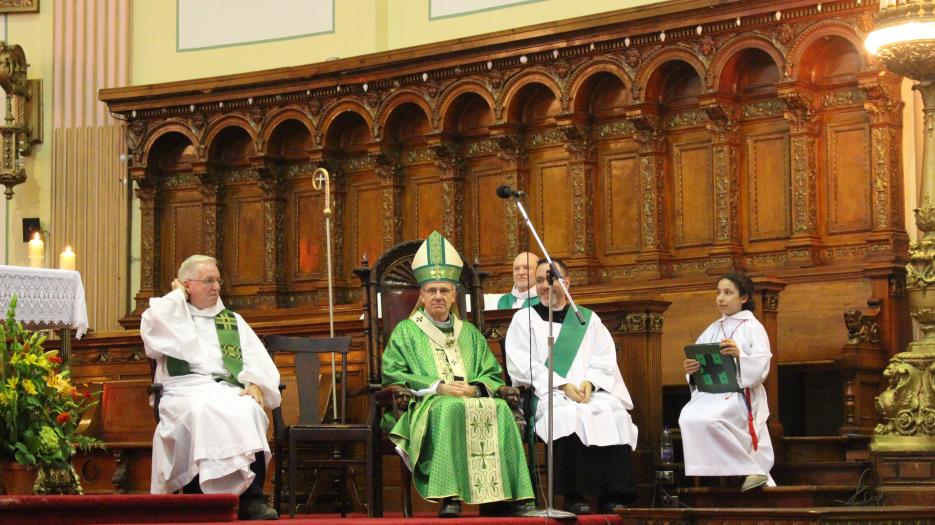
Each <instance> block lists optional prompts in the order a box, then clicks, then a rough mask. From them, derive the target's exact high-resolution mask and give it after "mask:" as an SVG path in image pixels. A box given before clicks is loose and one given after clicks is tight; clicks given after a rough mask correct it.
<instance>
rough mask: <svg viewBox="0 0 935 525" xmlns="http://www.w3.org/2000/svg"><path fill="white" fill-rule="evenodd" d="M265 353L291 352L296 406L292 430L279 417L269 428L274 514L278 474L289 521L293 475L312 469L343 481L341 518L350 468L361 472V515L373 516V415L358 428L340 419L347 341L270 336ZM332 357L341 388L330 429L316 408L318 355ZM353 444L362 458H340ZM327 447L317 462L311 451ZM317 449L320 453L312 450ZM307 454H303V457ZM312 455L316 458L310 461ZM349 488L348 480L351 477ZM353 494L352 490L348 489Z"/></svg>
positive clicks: (343, 412)
mask: <svg viewBox="0 0 935 525" xmlns="http://www.w3.org/2000/svg"><path fill="white" fill-rule="evenodd" d="M266 348H267V349H268V350H269V351H270V352H292V353H294V354H295V377H296V384H297V390H298V400H299V420H298V422H297V423H296V424H294V425H286V424H285V421H284V420H283V417H282V411H279V412H278V415H274V418H273V428H274V429H275V434H276V435H277V440H276V457H277V458H278V459H277V461H278V464H277V473H276V479H275V505H276V509H277V510H279V508H280V506H281V503H282V490H283V483H282V480H283V474H284V473H285V471H286V470H288V472H289V475H288V478H287V479H288V484H287V487H286V488H287V492H288V495H289V515H290V516H292V517H294V516H295V509H296V503H295V495H296V488H297V485H296V482H297V480H296V471H297V470H298V468H299V467H300V466H303V467H304V466H306V465H312V466H314V467H315V470H316V471H319V470H339V471H340V475H339V478H340V479H341V480H342V481H343V482H342V483H341V486H342V487H343V493H342V495H343V500H342V506H341V516H342V517H344V516H345V515H346V514H347V485H348V484H347V482H346V481H347V478H346V476H347V472H348V469H350V468H352V467H353V466H354V465H360V466H362V467H363V468H364V470H365V473H366V477H367V481H366V497H367V514H368V515H369V516H371V517H373V516H374V512H375V505H374V501H375V500H374V494H375V493H376V492H377V487H376V483H377V482H376V476H375V475H374V461H373V429H374V421H373V413H374V410H370V411H369V414H368V416H367V419H366V421H364V422H363V423H348V422H347V419H346V407H347V396H348V394H347V356H348V352H349V351H350V348H351V338H350V337H334V338H315V339H313V338H306V337H286V336H281V335H271V336H269V337H267V338H266ZM331 353H334V354H335V357H338V356H340V360H341V372H340V379H339V380H338V382H339V384H340V385H341V389H340V394H339V399H336V400H333V402H334V403H339V405H338V407H339V417H338V420H337V421H335V422H333V423H322V418H321V414H320V411H319V404H318V387H319V372H320V366H321V365H320V359H321V356H322V354H324V355H330V354H331ZM349 443H351V444H352V443H359V444H361V445H363V451H364V457H363V458H357V459H353V458H346V457H345V456H344V453H343V451H342V445H344V444H349ZM322 444H324V445H328V446H330V449H331V451H330V455H329V456H328V457H320V453H321V451H320V450H317V451H316V450H315V449H314V445H322ZM318 448H319V449H320V447H318ZM304 452H309V454H304ZM316 452H317V453H318V456H319V457H316ZM318 482H319V480H318V479H316V481H315V483H314V485H313V487H312V489H311V491H310V494H309V499H308V500H309V501H314V499H315V498H316V496H317V487H318ZM352 483H353V477H352ZM353 490H356V489H353Z"/></svg>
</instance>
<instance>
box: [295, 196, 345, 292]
mask: <svg viewBox="0 0 935 525" xmlns="http://www.w3.org/2000/svg"><path fill="white" fill-rule="evenodd" d="M322 199H323V196H322V192H321V191H320V190H316V189H314V188H313V187H312V183H311V180H308V181H304V180H303V181H296V183H295V185H294V186H293V190H292V191H291V192H290V199H289V203H288V204H287V207H286V217H287V221H289V222H291V223H292V228H290V229H289V230H288V231H289V233H290V237H289V239H288V240H287V242H288V243H290V246H291V247H292V249H291V250H290V252H289V253H290V255H289V257H288V263H287V266H288V267H290V268H292V273H291V278H292V280H294V281H298V280H306V279H313V278H317V277H320V275H321V269H322V267H323V266H324V265H323V264H322V262H323V261H324V260H325V253H324V252H325V242H324V225H323V222H324V219H323V218H322ZM332 227H334V226H333V225H332Z"/></svg>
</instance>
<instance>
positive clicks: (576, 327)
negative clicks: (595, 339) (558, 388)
mask: <svg viewBox="0 0 935 525" xmlns="http://www.w3.org/2000/svg"><path fill="white" fill-rule="evenodd" d="M578 311H579V312H581V317H584V324H581V323H580V322H578V316H576V315H575V313H574V312H573V311H571V309H569V310H568V312H567V313H566V314H565V320H564V321H562V331H561V332H559V333H558V339H556V340H555V346H554V348H553V349H552V352H553V355H554V358H555V373H556V374H558V375H560V376H562V377H565V376H566V375H567V374H568V370H570V369H571V364H572V363H574V362H575V356H577V355H578V349H579V348H581V342H582V341H584V334H585V333H587V331H588V324H589V323H590V322H591V314H593V313H594V312H592V311H591V310H588V309H587V308H585V307H583V306H579V307H578Z"/></svg>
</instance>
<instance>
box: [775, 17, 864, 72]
mask: <svg viewBox="0 0 935 525" xmlns="http://www.w3.org/2000/svg"><path fill="white" fill-rule="evenodd" d="M827 36H837V37H841V38H843V39H845V40H847V41H848V42H850V44H851V45H852V46H854V49H856V50H857V54H858V55H859V56H860V61H861V65H860V70H861V71H866V70H867V68H868V67H869V66H870V65H871V64H873V59H872V58H871V57H870V56H869V55H868V54H867V51H866V49H865V48H864V41H863V38H862V37H861V36H860V35H858V34H857V33H856V32H855V31H854V28H853V27H851V26H849V25H847V24H846V23H845V22H841V21H838V20H823V21H821V22H818V23H816V24H812V25H810V26H808V27H807V28H805V30H804V31H802V32H801V33H799V34H798V35H797V36H796V37H795V40H794V41H793V42H792V45H791V46H790V47H789V52H788V53H787V54H786V55H787V56H788V57H789V60H787V61H786V69H787V71H786V77H789V78H790V79H792V80H797V79H798V78H799V70H798V66H799V63H800V62H801V61H802V57H803V56H805V53H806V52H807V51H808V49H809V48H810V47H811V46H812V44H814V43H815V42H816V41H817V40H818V39H820V38H824V37H827Z"/></svg>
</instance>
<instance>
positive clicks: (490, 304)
mask: <svg viewBox="0 0 935 525" xmlns="http://www.w3.org/2000/svg"><path fill="white" fill-rule="evenodd" d="M504 295H509V296H510V297H512V298H513V303H512V306H510V308H511V309H512V308H522V307H523V305H524V304H526V300H527V299H531V298H533V297H536V296H537V294H536V287H535V286H533V287H531V288H529V289H528V290H526V291H525V292H520V291H519V290H517V289H516V286H515V285H514V286H513V289H512V290H511V291H510V293H508V294H504V293H485V294H484V310H497V309H499V307H498V305H499V303H500V298H501V297H503V296H504ZM467 304H468V305H470V304H471V303H470V299H468V303H467ZM468 311H469V312H470V311H471V309H470V308H468Z"/></svg>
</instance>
